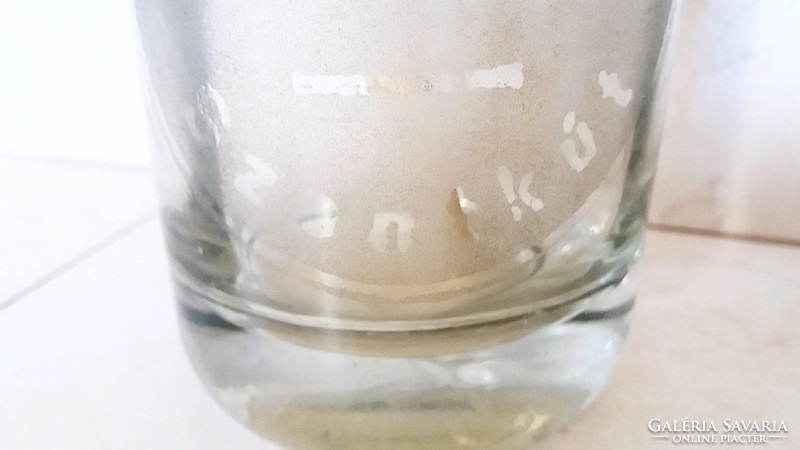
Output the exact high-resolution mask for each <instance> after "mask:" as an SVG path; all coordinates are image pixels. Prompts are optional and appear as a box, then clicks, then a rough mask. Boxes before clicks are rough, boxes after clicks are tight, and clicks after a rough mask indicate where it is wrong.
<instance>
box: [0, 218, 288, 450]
mask: <svg viewBox="0 0 800 450" xmlns="http://www.w3.org/2000/svg"><path fill="white" fill-rule="evenodd" d="M175 316H176V311H175V306H174V302H173V300H172V298H171V294H170V282H169V270H168V268H167V260H166V257H165V255H164V250H163V244H162V238H161V232H160V226H159V224H158V222H157V221H156V220H151V221H150V222H149V223H147V224H146V225H145V226H143V227H142V228H139V229H138V230H137V231H135V232H133V233H132V234H130V235H128V236H127V237H125V238H124V239H122V240H120V241H118V242H116V243H115V244H113V245H111V246H109V247H107V248H106V249H104V250H102V251H101V252H99V253H98V254H96V255H95V256H93V257H91V258H89V259H87V260H86V261H84V262H83V263H81V264H80V265H78V266H77V267H75V268H73V269H72V270H70V271H68V272H67V273H66V274H64V275H63V276H61V277H59V278H58V279H56V280H54V281H52V282H51V283H49V284H47V285H46V286H44V287H42V288H41V289H39V290H37V291H36V292H34V293H32V294H31V295H29V296H28V297H26V298H25V299H24V300H23V301H20V302H18V303H16V304H14V305H12V306H11V307H9V308H7V309H5V310H2V311H0V361H2V363H0V399H2V407H0V429H1V430H2V432H0V448H2V449H27V450H39V449H41V450H44V449H61V450H73V449H74V450H85V449H116V450H126V449H130V450H141V449H151V448H152V449H179V448H187V449H197V450H205V449H207V450H218V449H238V450H247V449H253V450H256V449H262V450H268V449H270V448H273V449H274V447H270V446H268V445H265V444H264V443H263V442H261V441H260V440H259V439H258V438H257V437H256V436H255V435H252V434H251V433H250V432H248V431H247V430H245V429H244V427H241V426H239V425H238V424H236V423H235V422H234V421H233V419H231V418H229V417H228V416H227V415H226V414H225V413H224V412H222V410H221V409H220V408H219V407H218V406H216V405H215V404H214V402H213V401H212V400H211V398H210V397H209V396H208V395H207V394H206V393H205V392H204V390H203V388H202V386H201V385H200V382H199V381H198V380H197V378H196V377H195V376H194V374H193V373H192V370H191V369H190V367H189V363H188V361H187V359H186V357H185V355H184V353H183V349H182V347H181V343H180V338H179V335H178V328H177V318H176V317H175Z"/></svg>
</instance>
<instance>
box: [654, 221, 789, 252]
mask: <svg viewBox="0 0 800 450" xmlns="http://www.w3.org/2000/svg"><path fill="white" fill-rule="evenodd" d="M647 229H648V230H650V231H658V232H662V233H672V234H682V235H687V236H702V237H707V238H712V239H722V240H728V241H736V242H748V243H751V244H769V245H780V246H784V247H790V248H800V240H795V239H789V238H775V237H769V236H759V235H755V234H744V233H730V232H726V231H719V230H707V229H703V228H694V227H688V226H683V225H668V224H663V223H648V224H647Z"/></svg>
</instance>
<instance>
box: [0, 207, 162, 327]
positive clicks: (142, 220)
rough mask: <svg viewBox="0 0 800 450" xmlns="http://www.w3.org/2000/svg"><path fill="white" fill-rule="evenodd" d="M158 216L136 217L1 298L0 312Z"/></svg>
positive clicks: (150, 213) (148, 214)
mask: <svg viewBox="0 0 800 450" xmlns="http://www.w3.org/2000/svg"><path fill="white" fill-rule="evenodd" d="M157 217H158V213H157V211H150V212H148V213H147V214H145V215H143V216H141V217H139V218H138V219H135V220H134V221H133V222H130V223H129V224H127V225H125V226H124V227H122V228H120V229H118V230H117V231H115V232H113V233H111V234H110V235H108V236H107V237H105V238H104V239H102V240H101V241H100V242H97V243H95V244H93V245H92V246H90V247H89V248H88V249H86V250H84V251H82V252H80V253H78V255H77V256H75V257H74V258H72V259H70V260H68V261H67V262H65V263H64V264H62V265H60V266H58V267H56V268H55V269H53V270H51V271H50V272H48V273H47V274H45V275H44V276H42V277H41V278H39V279H37V280H36V281H34V282H33V283H31V284H29V285H28V286H26V287H24V288H23V289H22V290H20V291H18V292H17V293H15V294H12V295H11V296H10V297H8V298H6V299H3V300H0V312H2V311H3V310H4V309H7V308H8V307H9V306H11V305H13V304H15V303H17V302H19V301H20V300H21V299H22V298H24V297H26V296H27V295H29V294H31V293H33V292H35V291H37V290H39V289H40V288H41V287H43V286H45V285H46V284H48V283H50V282H51V281H53V280H55V279H56V278H58V277H60V276H61V275H63V274H65V273H66V272H67V271H69V270H71V269H73V268H74V267H76V266H78V265H80V264H81V263H82V262H84V261H86V260H87V259H89V258H91V257H92V256H94V255H96V254H98V253H100V252H101V251H103V250H105V249H106V248H108V247H110V246H111V245H113V244H114V243H116V242H118V241H119V240H121V239H122V238H124V237H125V236H127V235H129V234H131V233H132V232H134V231H136V230H137V229H138V228H141V227H142V226H143V225H145V224H146V223H148V222H150V221H151V220H153V219H155V218H157Z"/></svg>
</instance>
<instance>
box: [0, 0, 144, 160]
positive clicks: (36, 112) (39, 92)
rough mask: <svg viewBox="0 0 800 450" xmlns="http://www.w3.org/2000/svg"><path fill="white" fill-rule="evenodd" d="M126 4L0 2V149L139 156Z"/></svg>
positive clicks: (111, 0)
mask: <svg viewBox="0 0 800 450" xmlns="http://www.w3.org/2000/svg"><path fill="white" fill-rule="evenodd" d="M130 4H131V2H130V1H129V0H70V1H61V0H37V1H2V2H0V67H2V69H0V105H1V106H0V128H2V130H3V132H2V134H0V154H4V153H5V154H9V153H11V154H22V155H28V156H31V155H36V156H43V157H54V158H57V159H65V158H66V159H78V160H88V161H106V162H114V163H123V164H137V165H140V166H143V165H146V164H147V162H148V160H149V158H148V151H147V138H146V133H145V130H146V127H145V123H146V122H145V120H144V113H143V110H144V109H143V106H142V105H143V102H142V100H141V95H140V91H139V84H138V78H137V68H136V67H137V66H136V58H135V57H136V45H135V42H136V40H135V38H134V26H133V16H132V13H131V8H130Z"/></svg>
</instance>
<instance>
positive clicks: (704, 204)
mask: <svg viewBox="0 0 800 450" xmlns="http://www.w3.org/2000/svg"><path fill="white" fill-rule="evenodd" d="M798 23H800V2H797V1H795V0H770V1H761V0H687V1H684V2H683V11H682V14H681V20H680V22H679V24H678V29H677V34H676V35H675V39H676V55H675V66H674V68H673V72H672V82H671V89H670V91H669V92H670V93H669V106H668V111H667V116H666V123H665V130H664V140H663V144H662V147H661V154H660V158H659V167H658V173H657V176H656V182H655V188H654V195H653V201H652V208H651V213H650V220H651V222H652V223H655V224H665V225H672V226H679V227H691V228H699V229H705V230H714V231H718V232H723V233H733V234H743V235H755V236H764V237H769V238H774V239H780V240H789V241H795V242H800V208H799V207H798V206H800V126H798V125H800V92H798V84H797V80H799V79H800V58H798V57H797V54H798V53H797V52H798V49H797V44H798V42H800V26H798Z"/></svg>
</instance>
